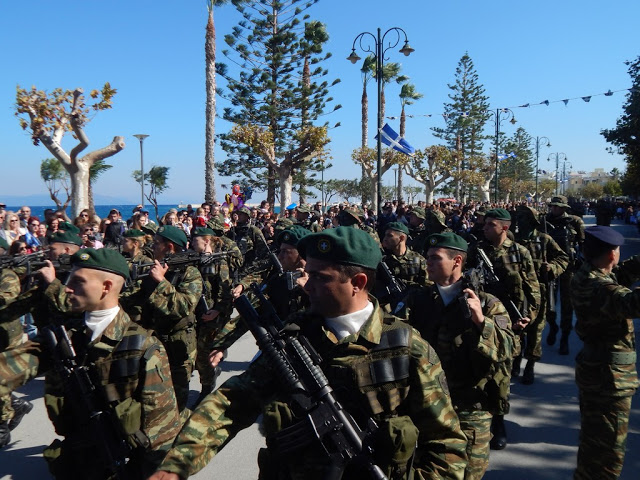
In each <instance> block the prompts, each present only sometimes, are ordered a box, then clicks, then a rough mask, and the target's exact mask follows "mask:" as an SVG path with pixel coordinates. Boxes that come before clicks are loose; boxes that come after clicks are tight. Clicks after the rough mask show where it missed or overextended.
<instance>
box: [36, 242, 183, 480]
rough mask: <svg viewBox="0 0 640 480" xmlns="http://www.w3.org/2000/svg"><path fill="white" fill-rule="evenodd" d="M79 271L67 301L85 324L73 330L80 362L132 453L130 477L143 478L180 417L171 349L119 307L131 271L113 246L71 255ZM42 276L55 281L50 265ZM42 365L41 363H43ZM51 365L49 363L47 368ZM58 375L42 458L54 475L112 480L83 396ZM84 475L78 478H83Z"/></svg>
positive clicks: (52, 376)
mask: <svg viewBox="0 0 640 480" xmlns="http://www.w3.org/2000/svg"><path fill="white" fill-rule="evenodd" d="M72 263H73V265H74V267H75V268H74V270H73V272H72V274H71V277H70V279H69V282H68V284H67V287H66V295H65V297H64V298H53V297H52V298H51V301H52V302H54V303H55V302H64V303H66V302H69V303H70V305H71V308H72V310H73V311H74V312H84V321H83V322H82V324H81V325H79V326H78V328H77V329H73V330H71V331H70V337H71V341H72V344H73V347H74V349H75V350H76V354H77V355H78V361H79V362H81V364H82V365H85V366H87V367H88V368H89V377H90V378H91V380H92V382H93V384H94V386H95V388H96V395H97V401H98V405H97V408H99V409H101V410H102V411H104V412H108V414H109V415H112V416H113V417H114V418H115V420H116V422H117V423H118V425H119V429H118V430H119V431H120V432H122V438H121V439H120V440H122V441H123V442H125V443H126V444H127V445H128V446H129V447H130V448H131V450H130V451H129V453H128V454H127V457H128V459H129V461H128V462H127V463H126V465H125V466H123V468H124V469H125V471H126V475H127V478H146V476H147V475H149V474H150V473H151V472H153V471H154V470H155V469H156V468H157V465H158V463H159V462H160V461H161V460H162V458H163V457H164V455H165V453H166V451H167V450H168V449H169V447H170V446H171V443H172V441H173V439H174V438H175V436H176V435H177V433H178V431H179V430H180V417H179V413H178V408H177V403H176V397H175V394H174V391H173V388H172V382H171V374H170V370H169V364H168V360H167V355H166V352H165V350H164V348H163V346H162V344H161V343H160V342H159V341H158V340H157V339H156V338H155V337H153V336H152V335H151V333H150V332H148V331H147V330H145V329H143V328H142V327H141V326H139V325H138V324H135V323H133V322H131V320H130V319H129V317H128V316H127V314H126V313H125V312H124V311H123V310H122V309H121V308H120V307H119V306H118V295H119V293H120V290H121V288H122V286H123V285H124V282H125V279H126V278H128V276H129V267H128V266H127V263H126V261H125V260H124V258H123V257H122V256H121V255H120V254H119V253H118V252H116V251H114V250H110V249H99V250H94V249H92V248H87V249H83V250H81V251H79V252H77V253H76V254H75V255H74V256H73V257H72ZM43 275H44V276H48V277H50V278H52V277H53V276H54V275H55V272H53V267H45V269H43ZM43 361H44V360H43ZM46 367H47V365H45V368H46ZM65 383H66V382H64V381H62V379H61V378H60V376H59V373H58V372H57V371H54V370H51V371H49V372H48V373H47V376H46V379H45V388H46V394H45V403H46V405H47V410H48V413H49V416H50V418H51V419H52V421H53V424H54V427H55V429H56V433H58V434H59V435H61V436H63V437H64V440H58V439H56V440H54V441H53V443H52V444H51V445H50V446H49V447H48V448H47V449H46V450H45V452H44V457H45V459H46V460H47V462H48V463H49V469H50V470H51V473H52V474H53V475H54V476H55V477H56V478H65V479H67V478H76V477H77V476H78V475H80V476H82V477H83V478H91V479H107V478H109V479H111V478H115V477H114V476H112V472H110V471H109V470H108V469H107V468H106V466H105V465H104V464H103V462H102V455H101V453H100V448H102V446H101V444H100V440H99V439H98V438H96V434H95V431H94V430H93V429H92V428H91V427H90V422H91V419H89V418H83V417H82V416H81V412H80V411H79V410H77V409H74V408H73V406H74V405H77V402H82V401H83V400H82V399H78V398H73V397H72V395H74V394H75V392H70V391H69V390H68V389H66V388H65ZM80 472H81V473H80Z"/></svg>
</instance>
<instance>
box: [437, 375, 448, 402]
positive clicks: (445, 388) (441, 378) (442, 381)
mask: <svg viewBox="0 0 640 480" xmlns="http://www.w3.org/2000/svg"><path fill="white" fill-rule="evenodd" d="M438 383H439V384H440V387H442V390H443V391H444V393H445V394H446V395H447V397H448V396H450V394H449V384H448V383H447V377H446V376H445V374H444V371H442V372H440V375H438Z"/></svg>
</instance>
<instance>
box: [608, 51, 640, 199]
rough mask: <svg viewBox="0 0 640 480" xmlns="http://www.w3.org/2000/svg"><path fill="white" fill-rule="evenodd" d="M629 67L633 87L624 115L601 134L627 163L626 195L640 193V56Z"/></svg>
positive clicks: (628, 96)
mask: <svg viewBox="0 0 640 480" xmlns="http://www.w3.org/2000/svg"><path fill="white" fill-rule="evenodd" d="M625 64H626V65H627V66H628V67H629V70H628V72H629V76H630V77H631V84H632V87H631V89H630V92H629V93H628V94H627V101H626V102H625V105H624V107H623V112H624V113H623V114H622V116H621V117H620V118H618V121H617V122H616V127H615V128H612V129H605V130H602V131H601V132H600V133H601V134H602V135H603V136H604V138H605V139H606V140H607V142H609V143H611V144H612V145H613V146H614V147H616V148H615V149H613V148H610V149H609V151H610V152H611V153H621V154H623V155H624V157H625V161H626V162H627V171H626V174H625V176H624V180H623V182H622V185H623V190H624V193H625V194H627V195H629V194H631V195H638V194H639V193H640V134H639V133H638V132H640V56H638V58H636V59H635V60H634V61H628V62H625Z"/></svg>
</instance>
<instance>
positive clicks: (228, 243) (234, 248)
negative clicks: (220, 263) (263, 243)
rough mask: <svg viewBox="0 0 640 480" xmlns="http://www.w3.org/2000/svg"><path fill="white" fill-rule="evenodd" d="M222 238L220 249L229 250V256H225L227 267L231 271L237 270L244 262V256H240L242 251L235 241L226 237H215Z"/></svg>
mask: <svg viewBox="0 0 640 480" xmlns="http://www.w3.org/2000/svg"><path fill="white" fill-rule="evenodd" d="M217 238H219V239H220V240H222V251H223V252H229V257H228V258H227V263H228V264H229V269H230V271H231V273H233V272H234V271H236V270H239V269H240V268H241V267H242V264H243V263H244V257H243V256H242V252H241V251H240V249H239V248H238V245H236V242H234V241H233V240H231V239H230V238H228V237H224V236H222V237H217Z"/></svg>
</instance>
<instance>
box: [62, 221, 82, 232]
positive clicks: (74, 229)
mask: <svg viewBox="0 0 640 480" xmlns="http://www.w3.org/2000/svg"><path fill="white" fill-rule="evenodd" d="M58 230H63V231H65V232H71V233H75V234H78V233H80V229H79V228H78V227H76V226H75V225H74V224H73V223H69V222H58Z"/></svg>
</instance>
